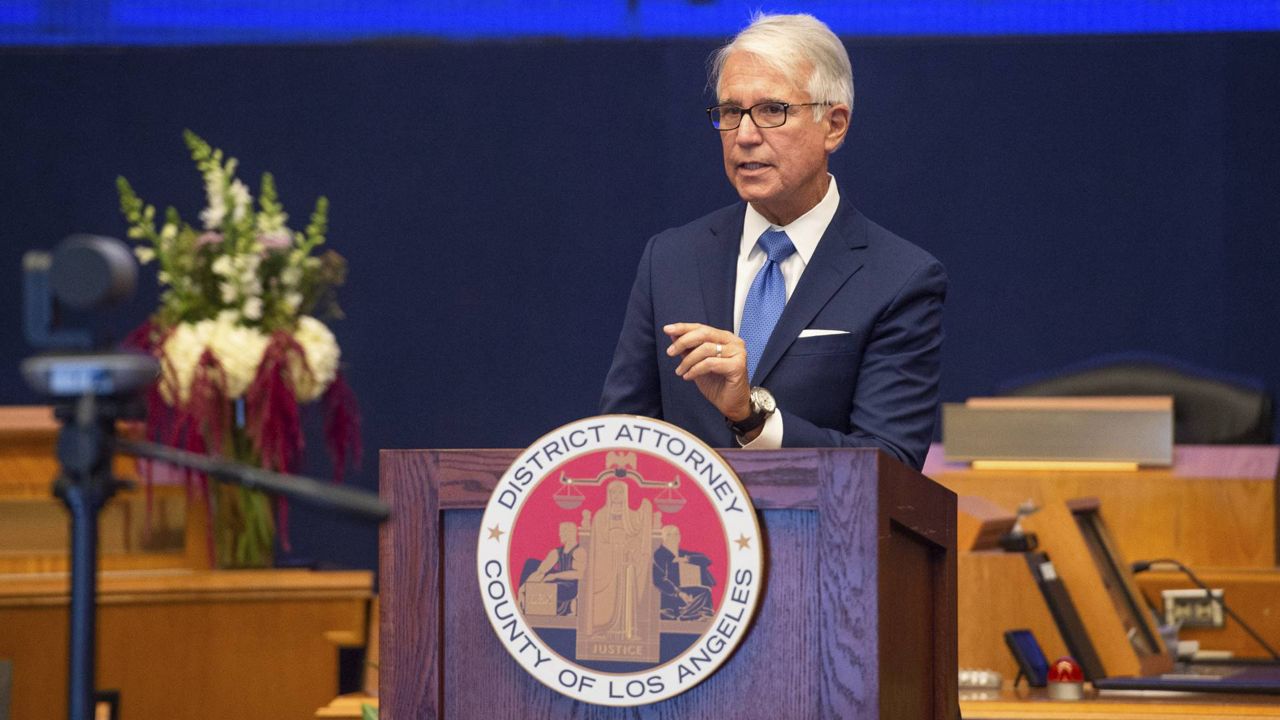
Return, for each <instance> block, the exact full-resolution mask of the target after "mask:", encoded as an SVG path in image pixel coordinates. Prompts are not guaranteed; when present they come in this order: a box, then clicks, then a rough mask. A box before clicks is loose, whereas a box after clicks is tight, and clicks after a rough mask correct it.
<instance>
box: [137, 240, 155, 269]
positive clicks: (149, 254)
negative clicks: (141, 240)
mask: <svg viewBox="0 0 1280 720" xmlns="http://www.w3.org/2000/svg"><path fill="white" fill-rule="evenodd" d="M133 254H134V256H135V257H137V258H138V262H139V263H140V264H142V265H146V264H147V263H149V262H151V261H152V260H155V259H156V251H155V249H154V248H149V247H146V246H144V245H139V246H138V247H135V248H134V249H133Z"/></svg>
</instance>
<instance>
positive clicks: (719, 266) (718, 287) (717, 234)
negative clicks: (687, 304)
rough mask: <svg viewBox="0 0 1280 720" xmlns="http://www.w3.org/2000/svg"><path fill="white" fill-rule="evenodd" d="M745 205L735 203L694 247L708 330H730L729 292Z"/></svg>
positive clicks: (731, 287) (736, 260) (730, 304)
mask: <svg viewBox="0 0 1280 720" xmlns="http://www.w3.org/2000/svg"><path fill="white" fill-rule="evenodd" d="M746 210H747V206H746V205H745V204H739V206H738V208H737V209H736V211H735V212H730V213H727V214H726V217H725V219H724V220H723V221H722V222H720V223H719V224H716V225H712V226H711V232H710V233H709V234H707V235H706V236H704V237H703V238H702V242H701V243H700V245H699V247H698V251H697V254H698V280H699V284H700V285H701V286H702V303H703V306H704V307H705V309H706V311H707V318H706V323H707V324H708V325H710V326H711V327H716V328H723V329H727V330H732V329H733V290H734V284H735V283H736V282H737V276H738V246H739V245H740V241H741V240H742V219H743V217H744V216H745V214H746Z"/></svg>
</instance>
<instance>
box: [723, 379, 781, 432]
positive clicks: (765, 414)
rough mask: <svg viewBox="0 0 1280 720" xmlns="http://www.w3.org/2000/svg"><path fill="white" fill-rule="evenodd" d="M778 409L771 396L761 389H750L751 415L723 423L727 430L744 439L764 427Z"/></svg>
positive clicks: (726, 420) (726, 419)
mask: <svg viewBox="0 0 1280 720" xmlns="http://www.w3.org/2000/svg"><path fill="white" fill-rule="evenodd" d="M777 409H778V404H777V403H776V402H774V400H773V395H771V394H769V391H768V390H765V389H764V388H762V387H758V386H757V387H753V388H751V414H750V415H748V416H746V417H745V418H743V419H742V420H739V421H738V422H734V421H732V420H730V419H729V418H725V419H724V421H725V422H726V423H727V424H728V425H729V429H730V430H732V431H733V434H734V435H737V436H738V437H744V436H745V435H747V434H748V433H750V432H751V431H753V430H755V429H756V428H758V427H760V426H761V425H764V423H765V421H766V420H768V419H769V416H770V415H773V411H774V410H777Z"/></svg>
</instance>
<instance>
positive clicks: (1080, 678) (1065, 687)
mask: <svg viewBox="0 0 1280 720" xmlns="http://www.w3.org/2000/svg"><path fill="white" fill-rule="evenodd" d="M1049 697H1051V698H1053V699H1054V700H1079V699H1081V698H1083V697H1084V671H1083V670H1081V669H1080V663H1078V662H1076V661H1075V660H1073V659H1071V658H1069V657H1060V658H1058V659H1057V660H1055V661H1054V662H1053V665H1052V666H1050V667H1049Z"/></svg>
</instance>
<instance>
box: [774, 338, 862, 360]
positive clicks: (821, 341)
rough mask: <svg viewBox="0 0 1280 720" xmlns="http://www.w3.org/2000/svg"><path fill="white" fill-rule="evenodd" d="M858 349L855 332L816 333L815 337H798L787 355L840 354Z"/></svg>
mask: <svg viewBox="0 0 1280 720" xmlns="http://www.w3.org/2000/svg"><path fill="white" fill-rule="evenodd" d="M857 351H858V337H857V336H856V335H854V334H853V333H840V334H837V335H815V336H813V337H804V338H797V339H796V341H795V342H794V343H792V344H791V348H790V349H788V350H787V355H788V356H791V357H804V356H807V355H840V354H845V353H854V352H857Z"/></svg>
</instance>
